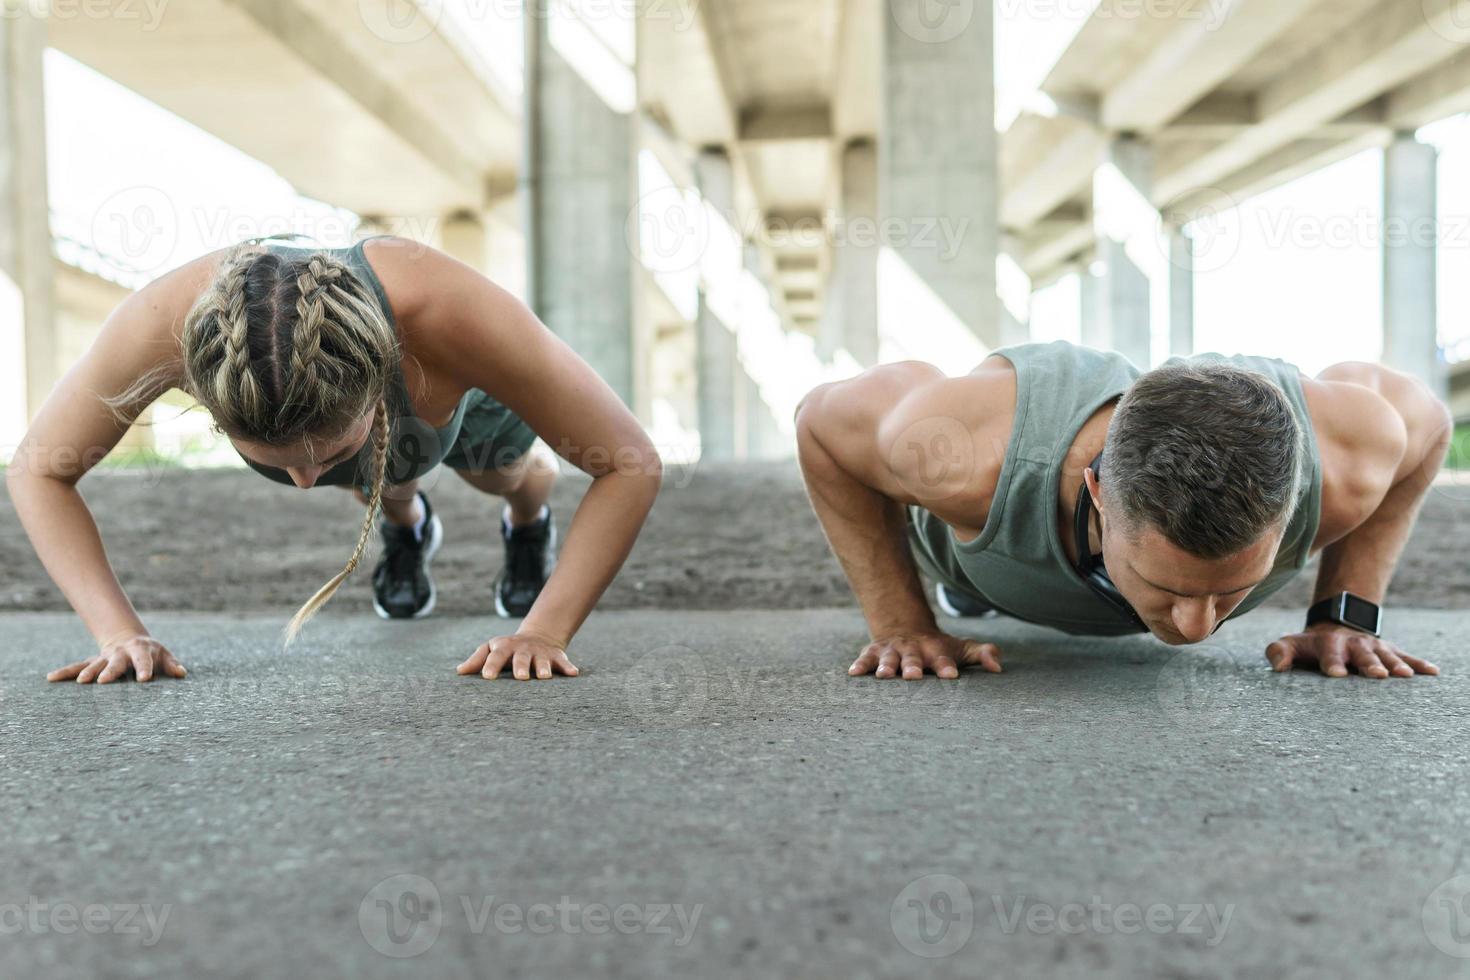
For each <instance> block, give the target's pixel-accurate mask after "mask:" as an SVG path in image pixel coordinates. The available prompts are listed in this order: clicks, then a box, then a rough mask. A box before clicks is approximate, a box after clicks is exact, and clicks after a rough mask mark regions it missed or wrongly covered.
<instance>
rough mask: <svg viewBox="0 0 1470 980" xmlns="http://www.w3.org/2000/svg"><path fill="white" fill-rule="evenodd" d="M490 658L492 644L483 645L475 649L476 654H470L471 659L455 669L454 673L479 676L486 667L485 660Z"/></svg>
mask: <svg viewBox="0 0 1470 980" xmlns="http://www.w3.org/2000/svg"><path fill="white" fill-rule="evenodd" d="M489 656H490V644H488V643H481V644H480V645H479V646H478V647H476V648H475V652H474V653H472V654H470V659H468V660H466V661H465V662H464V663H462V664H460V665H459V666H458V667H456V668H454V672H455V673H457V674H478V673H479V672H480V670H481V669H482V668H483V667H484V666H485V660H486V659H487V658H488V657H489Z"/></svg>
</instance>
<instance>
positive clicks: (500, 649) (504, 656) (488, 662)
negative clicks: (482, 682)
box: [480, 643, 514, 681]
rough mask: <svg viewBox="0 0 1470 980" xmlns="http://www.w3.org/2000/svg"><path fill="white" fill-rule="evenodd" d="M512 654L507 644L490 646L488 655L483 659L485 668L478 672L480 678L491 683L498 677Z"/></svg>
mask: <svg viewBox="0 0 1470 980" xmlns="http://www.w3.org/2000/svg"><path fill="white" fill-rule="evenodd" d="M513 652H514V651H513V650H512V649H511V647H510V645H509V644H507V643H498V644H492V645H491V647H490V655H489V656H488V657H486V658H485V668H484V669H483V670H481V671H480V676H481V677H483V678H485V679H486V680H487V681H493V680H494V679H495V678H497V677H499V676H500V672H501V671H502V670H504V669H505V664H506V661H508V660H509V659H510V655H511V653H513Z"/></svg>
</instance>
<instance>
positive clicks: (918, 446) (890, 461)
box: [877, 357, 1016, 528]
mask: <svg viewBox="0 0 1470 980" xmlns="http://www.w3.org/2000/svg"><path fill="white" fill-rule="evenodd" d="M916 380H920V383H918V384H915V385H913V386H912V387H911V388H910V389H909V390H908V391H906V392H905V393H904V395H903V397H901V398H900V399H898V400H896V401H895V402H894V403H893V404H892V407H891V408H890V410H889V411H888V412H886V413H885V415H884V417H883V419H882V421H881V422H880V424H879V427H878V432H877V437H878V439H877V443H878V451H879V452H880V453H881V454H882V456H883V459H884V462H885V464H886V466H887V468H888V470H889V472H890V473H891V474H892V477H893V479H894V480H895V481H897V483H898V484H899V485H900V486H902V487H903V488H904V490H905V491H906V492H907V495H908V497H909V498H910V500H911V501H912V502H913V503H916V504H918V505H919V506H921V507H924V508H926V509H928V510H931V511H933V512H934V513H935V514H937V515H938V516H939V517H940V518H941V519H943V520H945V521H946V523H949V524H952V525H954V526H956V527H960V528H963V527H968V526H975V527H980V526H983V525H984V523H985V515H986V513H987V512H988V509H989V506H990V499H991V498H992V497H993V496H994V495H995V488H996V485H997V483H998V482H999V477H1000V471H1001V465H1002V463H1003V462H1004V460H1005V455H1006V448H1007V446H1008V445H1009V442H1010V435H1011V426H1012V422H1013V420H1014V418H1015V408H1016V373H1015V370H1014V368H1013V367H1012V366H1011V364H1010V363H1009V362H1008V361H1006V360H1004V359H1003V358H999V357H990V358H987V359H986V360H985V361H984V362H982V363H981V364H980V365H979V366H978V367H976V368H975V370H973V371H971V372H970V373H969V374H966V375H963V376H960V377H953V378H951V377H945V376H943V375H939V374H932V375H929V376H927V377H923V378H922V379H916Z"/></svg>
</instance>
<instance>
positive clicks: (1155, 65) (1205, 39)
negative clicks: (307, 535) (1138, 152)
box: [1102, 0, 1317, 133]
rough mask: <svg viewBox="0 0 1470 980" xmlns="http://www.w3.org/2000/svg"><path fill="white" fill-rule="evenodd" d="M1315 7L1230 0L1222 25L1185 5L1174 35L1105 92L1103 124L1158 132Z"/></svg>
mask: <svg viewBox="0 0 1470 980" xmlns="http://www.w3.org/2000/svg"><path fill="white" fill-rule="evenodd" d="M1316 4H1317V0H1233V2H1228V3H1226V4H1225V5H1224V6H1223V8H1222V9H1223V15H1224V18H1223V21H1219V20H1216V18H1215V17H1214V16H1211V15H1210V14H1211V12H1209V11H1207V10H1206V9H1205V5H1202V4H1186V5H1185V6H1184V7H1183V8H1181V19H1180V23H1179V26H1178V27H1176V28H1175V29H1174V31H1173V33H1171V34H1170V35H1169V36H1168V37H1167V38H1166V39H1165V40H1164V42H1163V43H1162V44H1159V45H1158V46H1156V47H1155V48H1154V49H1153V50H1152V51H1151V52H1150V53H1149V55H1148V57H1146V58H1145V59H1144V60H1143V62H1142V63H1141V64H1140V65H1139V66H1138V67H1137V68H1136V69H1134V71H1133V72H1132V73H1131V74H1129V75H1128V77H1127V78H1126V79H1124V80H1123V82H1122V83H1121V84H1119V85H1117V86H1115V87H1114V88H1113V89H1112V91H1110V92H1108V93H1107V95H1106V97H1105V98H1104V99H1103V103H1102V123H1103V125H1104V126H1105V127H1107V128H1108V129H1112V130H1120V131H1133V132H1139V133H1152V132H1154V131H1156V130H1158V129H1161V128H1162V127H1163V126H1165V125H1166V124H1167V123H1169V122H1170V120H1172V119H1174V118H1175V117H1176V116H1178V115H1179V114H1180V113H1182V112H1183V111H1184V110H1185V109H1187V108H1189V106H1191V105H1193V104H1194V103H1195V102H1197V101H1198V100H1199V99H1200V98H1202V97H1204V96H1205V95H1206V94H1208V93H1209V92H1211V91H1213V90H1214V89H1215V88H1216V87H1217V86H1219V84H1220V83H1221V82H1223V81H1225V80H1226V79H1227V78H1229V77H1230V76H1231V75H1233V74H1234V73H1235V72H1236V71H1237V70H1238V69H1239V68H1240V67H1241V66H1242V65H1244V64H1246V63H1247V62H1249V61H1250V60H1251V59H1252V58H1254V57H1255V56H1256V55H1257V54H1258V53H1260V52H1261V51H1262V50H1264V49H1265V48H1266V47H1267V46H1268V45H1269V44H1270V43H1271V42H1272V41H1273V40H1275V39H1276V37H1277V35H1279V34H1280V33H1281V32H1282V31H1284V30H1286V29H1287V28H1288V27H1290V25H1291V24H1292V23H1293V22H1295V21H1296V20H1297V18H1299V17H1300V16H1301V15H1302V14H1304V13H1306V12H1307V11H1308V10H1309V9H1311V8H1312V7H1313V6H1316ZM1184 13H1189V14H1191V16H1188V17H1187V18H1186V17H1184V16H1183V14H1184Z"/></svg>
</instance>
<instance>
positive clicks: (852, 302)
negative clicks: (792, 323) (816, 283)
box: [819, 139, 878, 367]
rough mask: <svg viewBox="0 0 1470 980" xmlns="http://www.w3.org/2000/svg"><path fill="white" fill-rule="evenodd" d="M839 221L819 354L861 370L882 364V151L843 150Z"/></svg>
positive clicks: (861, 146)
mask: <svg viewBox="0 0 1470 980" xmlns="http://www.w3.org/2000/svg"><path fill="white" fill-rule="evenodd" d="M841 183H842V186H841V191H840V215H839V217H840V220H841V222H842V230H843V233H842V234H841V235H839V236H837V241H836V242H835V244H834V246H833V248H832V272H831V275H830V277H829V278H828V280H827V295H826V302H825V305H824V308H823V311H822V326H821V335H820V337H819V353H820V354H821V356H822V358H823V360H827V361H830V360H831V359H832V357H833V356H834V355H835V354H836V353H837V351H839V350H845V351H847V352H848V353H849V354H851V355H852V357H853V359H854V360H856V361H857V362H858V363H859V364H861V365H862V366H863V367H872V366H873V365H875V364H877V363H878V240H877V229H878V148H877V146H876V145H874V143H873V141H872V140H868V139H859V140H853V141H852V142H851V143H849V144H847V146H846V147H844V148H843V150H842V161H841Z"/></svg>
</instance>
